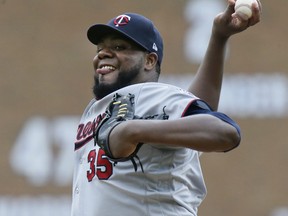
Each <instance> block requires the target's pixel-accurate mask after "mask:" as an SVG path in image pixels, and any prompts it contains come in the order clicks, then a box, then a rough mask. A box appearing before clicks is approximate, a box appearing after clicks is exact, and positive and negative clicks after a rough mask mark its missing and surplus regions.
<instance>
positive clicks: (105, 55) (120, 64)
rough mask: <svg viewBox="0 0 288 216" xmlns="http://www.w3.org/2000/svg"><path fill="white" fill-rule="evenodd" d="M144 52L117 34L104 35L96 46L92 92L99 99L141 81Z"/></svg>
mask: <svg viewBox="0 0 288 216" xmlns="http://www.w3.org/2000/svg"><path fill="white" fill-rule="evenodd" d="M145 55H146V52H145V51H144V50H143V49H141V48H139V47H138V46H137V45H135V44H134V43H132V42H130V41H127V40H126V39H124V38H121V37H119V36H118V37H117V36H109V37H105V38H104V39H103V40H102V41H101V42H100V43H99V44H98V46H97V55H96V56H95V57H94V60H93V65H94V69H95V75H94V81H95V83H94V87H93V92H94V95H95V97H96V98H98V99H100V98H102V97H105V96H106V95H107V94H110V93H112V92H113V91H116V90H118V89H120V88H123V87H125V86H128V85H131V84H135V83H140V82H143V81H144V80H143V74H144V73H143V71H144V63H145Z"/></svg>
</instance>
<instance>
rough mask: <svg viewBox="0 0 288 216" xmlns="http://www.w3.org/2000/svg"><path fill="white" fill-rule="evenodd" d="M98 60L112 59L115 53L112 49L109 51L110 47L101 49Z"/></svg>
mask: <svg viewBox="0 0 288 216" xmlns="http://www.w3.org/2000/svg"><path fill="white" fill-rule="evenodd" d="M96 56H97V58H99V59H104V58H111V57H113V52H112V50H111V49H109V48H108V47H106V48H101V50H99V51H98V53H97V55H96Z"/></svg>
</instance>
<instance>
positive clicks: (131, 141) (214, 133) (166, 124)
mask: <svg viewBox="0 0 288 216" xmlns="http://www.w3.org/2000/svg"><path fill="white" fill-rule="evenodd" d="M239 140H240V137H239V134H238V132H237V130H236V129H235V128H234V127H233V126H231V125H230V124H227V123H225V122H224V121H222V120H220V119H218V118H216V117H214V116H211V115H201V114H199V115H194V116H189V117H185V118H181V119H178V120H168V121H165V120H163V121H162V120H132V121H127V122H124V123H122V124H120V125H119V126H117V127H116V128H115V129H114V130H113V131H112V132H111V135H110V142H109V143H110V150H111V152H112V154H113V156H114V157H115V158H119V157H127V156H129V155H130V154H131V153H132V152H133V151H134V149H135V148H136V145H137V144H138V143H144V145H145V143H154V144H158V145H163V146H174V147H186V148H191V149H194V150H197V151H202V152H213V151H214V152H223V151H226V150H230V149H232V148H233V147H235V146H237V145H238V143H239Z"/></svg>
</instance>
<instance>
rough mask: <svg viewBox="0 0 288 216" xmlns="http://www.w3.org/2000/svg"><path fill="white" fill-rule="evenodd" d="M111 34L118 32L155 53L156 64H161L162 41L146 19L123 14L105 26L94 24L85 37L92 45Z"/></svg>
mask: <svg viewBox="0 0 288 216" xmlns="http://www.w3.org/2000/svg"><path fill="white" fill-rule="evenodd" d="M113 32H118V33H120V34H122V35H123V36H125V37H127V38H128V39H130V40H132V41H134V42H135V43H136V44H138V45H140V46H141V47H143V48H144V49H145V50H147V51H148V52H155V53H156V54H157V55H158V62H159V64H161V62H162V58H163V40H162V37H161V35H160V33H159V31H158V30H157V28H156V27H155V26H154V24H153V22H152V21H151V20H149V19H148V18H146V17H144V16H142V15H139V14H136V13H125V14H122V15H119V16H117V17H115V18H113V19H111V20H110V21H109V22H108V23H107V24H96V25H93V26H91V27H90V28H89V29H88V32H87V37H88V39H89V40H90V42H92V43H93V44H95V45H97V44H98V43H99V41H100V40H101V39H102V38H103V37H105V36H106V35H109V34H111V33H113Z"/></svg>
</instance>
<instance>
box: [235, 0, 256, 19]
mask: <svg viewBox="0 0 288 216" xmlns="http://www.w3.org/2000/svg"><path fill="white" fill-rule="evenodd" d="M254 2H257V1H256V0H237V1H236V3H235V13H236V14H237V15H238V16H239V17H241V18H242V19H243V20H248V19H249V18H250V17H251V16H252V3H254Z"/></svg>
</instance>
